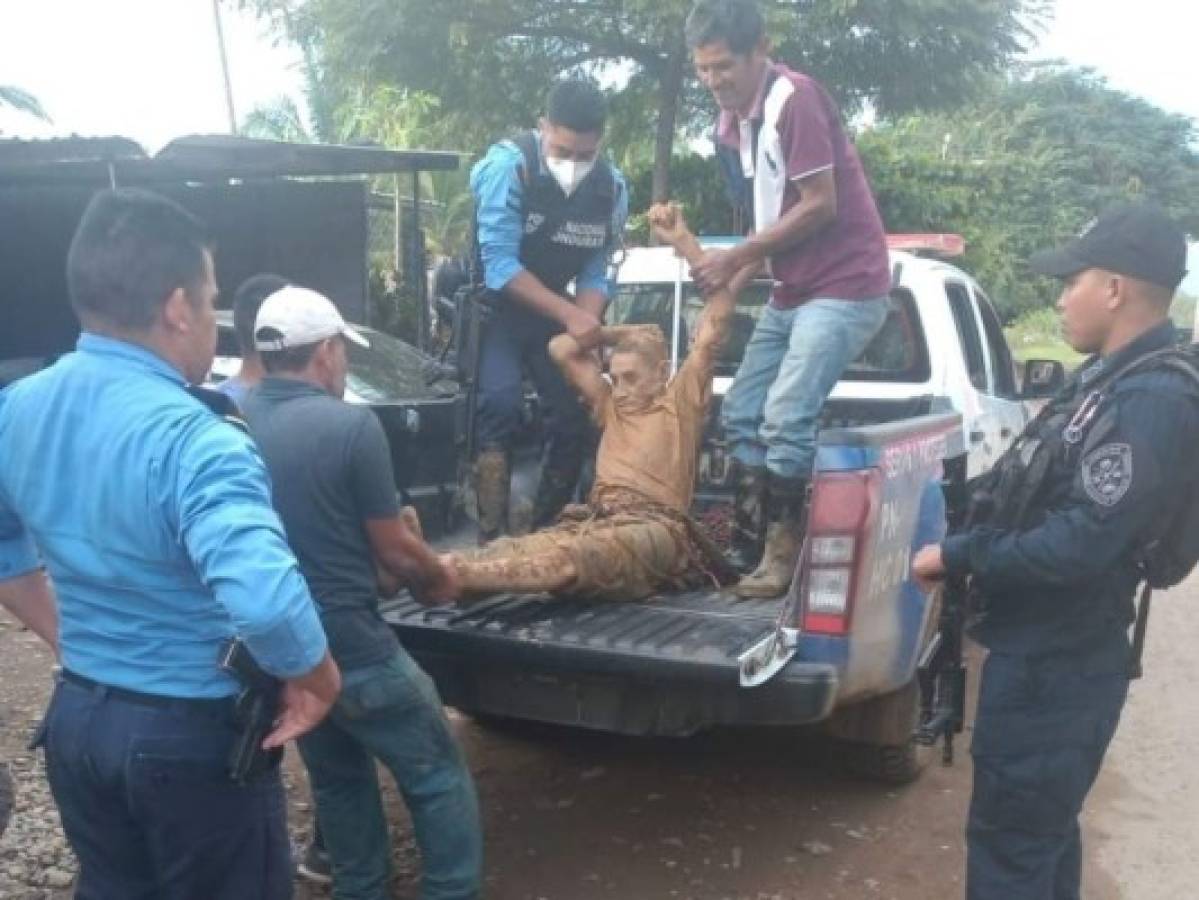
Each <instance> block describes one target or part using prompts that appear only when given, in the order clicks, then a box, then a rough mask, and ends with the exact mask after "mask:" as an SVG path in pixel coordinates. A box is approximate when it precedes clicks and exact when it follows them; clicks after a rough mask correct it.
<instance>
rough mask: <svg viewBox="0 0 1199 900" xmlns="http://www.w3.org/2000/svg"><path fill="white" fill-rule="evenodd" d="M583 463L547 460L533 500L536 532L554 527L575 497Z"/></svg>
mask: <svg viewBox="0 0 1199 900" xmlns="http://www.w3.org/2000/svg"><path fill="white" fill-rule="evenodd" d="M581 469H582V461H581V460H579V459H573V460H559V461H555V460H552V459H551V460H547V461H546V464H545V465H544V466H542V467H541V478H540V480H539V481H538V483H537V496H536V498H535V499H534V500H533V516H532V526H533V530H534V531H536V530H537V529H539V528H545V527H546V526H547V525H552V524H553V523H554V520H555V519H557V518H558V513H560V512H562V507H564V506H566V504H567V503H570V501H571V500H573V499H574V496H575V488H576V487H577V486H578V483H579V472H580V471H581Z"/></svg>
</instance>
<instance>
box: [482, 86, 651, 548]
mask: <svg viewBox="0 0 1199 900" xmlns="http://www.w3.org/2000/svg"><path fill="white" fill-rule="evenodd" d="M606 112H607V111H606V109H605V103H604V98H603V95H602V94H601V93H600V91H599V90H598V89H597V88H596V87H595V86H594V85H592V84H591V83H589V82H586V81H564V82H561V83H559V84H557V85H555V86H554V88H553V90H551V91H550V94H549V98H548V102H547V108H546V115H545V117H544V118H542V119H541V121H540V124H539V128H538V129H537V130H536V131H530V132H526V133H524V134H521V135H519V136H517V137H515V138H512V139H511V140H504V141H500V142H499V143H497V144H494V145H493V146H492V147H491V148H490V149H489V150H488V151H487V155H486V156H484V157H483V159H482V160H481V161H480V162H479V163H478V164H477V165H476V166H475V167H474V169H473V170H472V171H471V176H470V185H471V191H472V192H473V193H474V198H475V207H476V213H475V215H476V223H475V226H476V227H475V234H476V245H477V248H476V250H477V260H476V261H477V264H478V268H479V270H480V273H479V274H480V276H481V279H482V281H483V282H484V284H485V287H486V290H487V294H488V300H489V301H490V304H489V305H490V306H491V307H492V309H493V314H492V316H491V317H490V319H489V320H488V322H487V324H486V327H485V330H484V332H483V337H482V341H481V349H480V357H479V371H478V381H479V391H478V400H477V405H476V410H475V414H476V416H477V420H476V429H477V446H478V448H479V449H478V454H477V456H476V458H475V489H476V493H477V496H478V503H479V532H480V541H488V540H492V539H493V538H496V537H498V536H500V535H501V534H504V533H506V532H507V525H508V495H509V485H510V468H511V448H512V443H513V439H514V438H515V436H516V433H517V430H518V429H519V428H520V424H521V413H522V407H523V402H524V396H523V389H522V383H523V377H524V376H525V375H526V374H527V375H528V376H529V377H530V378H531V379H532V381H533V383H534V385H535V386H536V388H537V392H538V395H539V396H540V398H541V401H542V404H543V408H544V409H545V412H546V435H547V441H548V446H547V448H546V453H545V456H544V464H543V466H542V474H541V482H540V484H539V486H538V490H537V496H536V499H535V500H534V504H533V526H534V527H540V526H541V525H544V524H547V523H549V522H550V521H552V520H553V518H554V517H555V516H556V515H557V513H558V512H559V511H560V510H561V508H562V507H563V506H564V505H565V504H566V503H567V502H568V501H569V500H570V498H571V495H572V494H573V492H574V489H575V483H576V482H577V480H578V477H579V470H580V468H581V466H582V462H583V456H584V453H585V451H586V448H587V446H588V438H587V436H588V420H587V415H586V412H585V411H584V409H583V407H582V406H581V405H580V404H579V401H578V398H577V397H576V395H575V393H574V391H572V390H571V389H570V387H569V386H568V385H567V384H566V382H565V381H564V380H563V378H562V374H561V372H560V371H559V369H558V367H557V366H555V365H554V363H553V361H552V360H551V359H550V357H549V354H548V352H547V345H548V344H549V340H550V338H552V337H553V336H554V335H556V334H560V333H562V332H566V333H568V334H570V335H571V336H572V337H574V338H575V340H577V341H578V343H579V345H580V346H581V347H583V348H585V349H591V348H594V347H596V346H598V344H599V340H600V321H601V319H602V317H603V311H604V306H605V305H606V303H607V300H608V294H609V288H610V284H609V278H608V273H609V266H610V264H611V262H612V259H613V257H614V256H615V255H616V252H617V251H618V249H619V247H620V245H621V236H622V234H623V232H624V227H625V220H626V219H627V217H628V191H627V188H626V187H625V182H624V178H623V177H622V176H621V174H620V173H619V172H618V171H617V170H616V168H615V167H614V166H612V165H611V164H610V163H608V162H607V161H606V160H603V159H601V158H600V146H601V142H602V139H603V133H604V122H605V118H606ZM572 282H573V296H572V295H571V294H569V293H568V292H567V289H568V287H570V286H571V285H572Z"/></svg>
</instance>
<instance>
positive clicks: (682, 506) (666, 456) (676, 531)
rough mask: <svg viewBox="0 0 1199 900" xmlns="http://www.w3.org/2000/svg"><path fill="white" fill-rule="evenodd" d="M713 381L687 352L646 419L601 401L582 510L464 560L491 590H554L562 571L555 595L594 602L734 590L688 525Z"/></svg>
mask: <svg viewBox="0 0 1199 900" xmlns="http://www.w3.org/2000/svg"><path fill="white" fill-rule="evenodd" d="M711 374H712V354H710V353H708V354H705V353H702V352H693V353H692V354H690V355H689V356H688V358H687V361H686V362H685V363H684V364H683V367H682V368H681V369H680V370H679V372H678V374H677V375H675V377H674V378H673V379H672V380H671V382H670V384H669V385H667V387H666V390H665V391H664V392H663V394H662V395H661V396H660V397H659V398H657V399H656V400H655V401H654V403H653V404H652V405H651V406H650V407H649V408H648V409H645V410H641V411H632V410H629V409H626V408H623V407H622V404H621V403H620V402H619V401H618V400H616V399H614V398H613V397H612V395H610V394H609V395H608V397H607V398H606V399H605V402H604V404H603V406H602V407H601V408H599V409H597V410H596V411H595V419H596V421H597V423H598V424H599V425H600V426H601V427H602V428H603V429H604V434H603V437H602V439H601V441H600V449H599V456H598V458H597V460H596V483H595V487H594V488H593V489H592V491H591V496H590V498H589V500H588V502H587V504H585V505H576V506H568V507H566V509H565V510H563V512H562V515H561V516H559V518H558V521H557V523H556V524H555V525H554V526H552V527H551V528H547V529H544V530H542V531H538V532H535V533H533V534H529V535H525V536H523V537H519V538H504V539H501V540H498V541H495V542H494V543H492V544H489V545H488V546H487V547H486V548H484V549H483V550H482V551H480V552H479V553H478V554H475V555H474V556H473V557H471V559H472V560H474V561H477V562H486V563H488V564H489V566H490V567H491V568H492V569H493V570H496V571H497V572H498V574H497V578H496V583H497V589H508V590H514V589H524V588H530V589H536V587H535V586H536V585H537V584H538V583H545V584H554V583H556V582H558V581H560V580H561V579H559V578H556V577H555V573H556V572H557V571H561V570H564V569H565V568H566V567H567V566H569V567H570V568H571V569H573V571H574V572H575V575H576V577H575V579H574V581H573V583H572V584H570V585H569V586H568V587H567V588H565V589H563V590H562V591H561V593H564V594H570V595H571V596H580V597H587V598H590V599H596V600H599V599H607V600H640V599H643V598H645V597H648V596H650V595H651V594H653V593H656V592H657V591H662V590H679V589H683V588H687V587H697V586H700V585H703V584H707V585H718V584H725V583H728V582H729V581H731V580H732V578H733V574H734V573H732V572H731V571H730V570H729V569H728V567H727V565H726V564H725V562H724V558H723V556H722V555H721V553H720V552H719V550H718V549H717V548H716V547H714V546H713V545H712V544H711V542H710V541H709V540H708V539H707V537H706V536H705V535H704V534H703V533H702V532H701V531H700V529H699V527H698V526H696V524H695V523H694V522H692V521H691V519H690V518H688V516H687V510H688V509H689V508H690V506H691V499H692V495H693V493H694V485H695V461H696V455H697V453H698V451H699V443H700V439H701V438H702V436H703V428H704V420H705V415H706V412H707V406H708V401H709V399H710V398H711ZM469 564H470V563H469V562H468V563H467V565H468V566H469ZM501 581H505V583H506V584H507V585H508V587H507V588H501V587H498V584H499V582H501Z"/></svg>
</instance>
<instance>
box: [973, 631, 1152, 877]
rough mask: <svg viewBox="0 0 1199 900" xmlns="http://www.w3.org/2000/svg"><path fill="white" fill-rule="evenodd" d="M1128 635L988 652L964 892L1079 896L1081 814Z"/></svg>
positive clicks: (1121, 675) (1113, 709) (1102, 748)
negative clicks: (1055, 647) (1033, 653)
mask: <svg viewBox="0 0 1199 900" xmlns="http://www.w3.org/2000/svg"><path fill="white" fill-rule="evenodd" d="M1128 657H1129V651H1128V642H1127V639H1126V638H1124V637H1123V635H1120V636H1119V637H1117V638H1116V639H1115V640H1113V641H1111V646H1110V647H1108V648H1101V649H1100V650H1099V651H1098V652H1091V653H1088V654H1078V653H1071V654H1066V655H1062V656H1046V657H1029V656H1017V655H1012V654H1004V653H992V654H991V655H990V656H988V657H987V661H986V664H985V666H984V668H983V675H982V682H981V684H980V686H979V697H978V713H977V715H976V720H975V726H974V740H973V744H972V746H971V753H972V755H973V756H974V790H973V792H972V794H971V797H970V814H969V820H968V823H967V826H966V897H967V900H1011V898H1016V897H1019V898H1021V900H1079V878H1080V874H1081V870H1082V844H1081V841H1080V840H1079V828H1078V815H1079V813H1080V812H1081V810H1082V805H1083V801H1084V800H1085V799H1086V796H1087V793H1088V792H1089V791H1090V789H1091V785H1092V784H1093V783H1094V782H1095V777H1096V776H1097V775H1098V774H1099V768H1100V766H1101V764H1102V763H1103V756H1104V753H1106V751H1107V747H1108V744H1109V743H1110V742H1111V739H1112V736H1113V735H1114V734H1115V732H1116V725H1117V724H1118V723H1119V721H1120V711H1121V709H1122V708H1123V706H1124V700H1125V698H1126V697H1127V696H1128Z"/></svg>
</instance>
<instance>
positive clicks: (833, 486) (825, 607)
mask: <svg viewBox="0 0 1199 900" xmlns="http://www.w3.org/2000/svg"><path fill="white" fill-rule="evenodd" d="M879 491H880V475H879V473H878V470H876V469H870V470H868V471H865V472H830V473H827V474H824V475H820V476H819V477H818V478H817V479H816V484H815V487H814V488H813V492H812V510H811V514H810V516H809V519H808V556H807V559H806V560H805V561H804V567H803V573H804V574H803V579H802V582H801V584H800V591H801V592H802V595H801V604H800V610H801V612H800V623H799V625H800V627H801V628H802V630H803V631H804V632H806V633H808V634H830V635H844V634H848V633H849V627H850V622H851V619H852V615H853V596H854V591H855V590H856V589H857V585H858V581H859V580H860V577H861V573H860V569H861V561H862V559H863V556H864V553H865V550H866V547H865V543H866V541H867V539H868V538H869V536H870V534H871V532H872V526H873V522H874V516H875V511H876V509H877V508H878V497H879Z"/></svg>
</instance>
